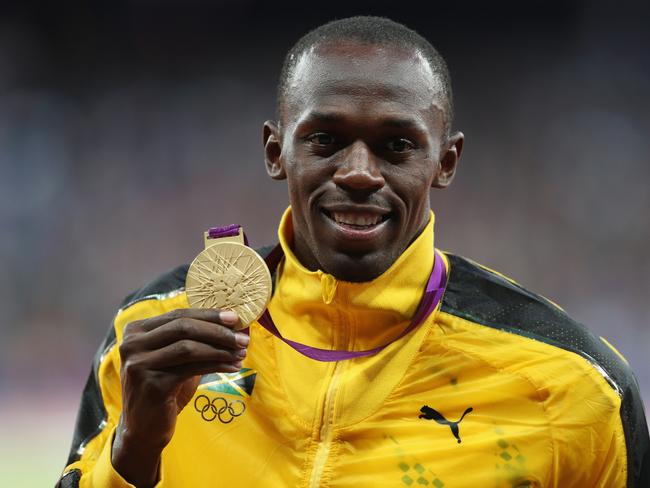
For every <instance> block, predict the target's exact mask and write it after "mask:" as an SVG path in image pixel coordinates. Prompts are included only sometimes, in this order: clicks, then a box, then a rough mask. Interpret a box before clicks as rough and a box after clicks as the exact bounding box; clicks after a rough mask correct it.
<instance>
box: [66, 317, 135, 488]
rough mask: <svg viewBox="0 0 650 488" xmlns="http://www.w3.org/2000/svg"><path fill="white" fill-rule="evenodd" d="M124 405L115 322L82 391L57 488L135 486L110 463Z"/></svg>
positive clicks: (117, 487)
mask: <svg viewBox="0 0 650 488" xmlns="http://www.w3.org/2000/svg"><path fill="white" fill-rule="evenodd" d="M118 316H119V314H118ZM121 407H122V401H121V383H120V364H119V354H118V348H117V338H116V330H115V326H114V325H113V326H112V327H111V328H110V330H109V332H108V334H107V336H106V338H105V339H104V341H103V343H102V345H101V346H100V347H99V349H98V350H97V353H96V355H95V358H94V360H93V365H92V369H91V371H90V375H89V376H88V380H87V381H86V386H85V387H84V390H83V393H82V395H81V404H80V406H79V411H78V413H77V421H76V425H75V430H74V434H73V439H72V447H71V448H70V453H69V455H68V461H67V466H66V467H65V469H64V471H63V475H62V477H61V479H60V480H59V482H58V483H57V485H56V486H57V488H79V487H111V488H113V487H114V488H121V487H132V486H133V485H131V484H129V483H127V482H126V481H125V480H124V479H123V478H122V477H121V476H120V475H119V474H118V473H117V472H116V471H115V469H113V466H112V464H111V446H112V440H113V433H114V429H115V426H116V425H117V422H118V420H119V417H120V411H121Z"/></svg>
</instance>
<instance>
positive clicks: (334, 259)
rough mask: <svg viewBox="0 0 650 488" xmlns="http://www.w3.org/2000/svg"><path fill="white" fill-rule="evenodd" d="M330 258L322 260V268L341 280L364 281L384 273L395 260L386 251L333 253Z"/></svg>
mask: <svg viewBox="0 0 650 488" xmlns="http://www.w3.org/2000/svg"><path fill="white" fill-rule="evenodd" d="M332 254H333V255H332V256H331V257H329V259H324V260H322V261H321V264H322V269H323V271H325V272H326V273H329V274H331V275H332V276H334V277H335V278H336V279H338V280H341V281H349V282H353V283H363V282H365V281H372V280H374V279H375V278H377V277H378V276H380V275H381V274H382V273H384V272H385V271H386V270H387V269H388V268H390V266H391V265H392V264H393V262H395V259H390V258H389V256H388V255H387V254H386V253H385V251H383V252H382V251H377V252H373V253H365V254H360V255H355V254H347V253H340V252H336V253H332Z"/></svg>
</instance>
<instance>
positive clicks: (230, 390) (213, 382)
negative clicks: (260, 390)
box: [198, 368, 257, 398]
mask: <svg viewBox="0 0 650 488" xmlns="http://www.w3.org/2000/svg"><path fill="white" fill-rule="evenodd" d="M256 377H257V372H256V371H255V370H253V369H249V368H243V369H241V370H239V371H237V372H236V373H212V374H206V375H204V376H203V377H202V378H201V382H200V383H199V387H198V389H199V390H210V391H215V392H219V393H227V394H229V395H234V396H240V397H244V398H248V397H249V396H251V395H252V394H253V387H254V386H255V378H256Z"/></svg>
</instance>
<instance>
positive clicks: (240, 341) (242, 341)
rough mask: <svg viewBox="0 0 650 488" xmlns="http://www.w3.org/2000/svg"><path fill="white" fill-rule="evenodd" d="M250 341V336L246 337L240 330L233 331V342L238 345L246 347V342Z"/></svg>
mask: <svg viewBox="0 0 650 488" xmlns="http://www.w3.org/2000/svg"><path fill="white" fill-rule="evenodd" d="M250 341H251V338H250V337H248V336H247V335H246V334H242V333H241V332H235V342H236V343H237V345H238V346H239V347H246V346H248V343H249V342H250Z"/></svg>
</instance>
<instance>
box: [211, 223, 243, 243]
mask: <svg viewBox="0 0 650 488" xmlns="http://www.w3.org/2000/svg"><path fill="white" fill-rule="evenodd" d="M239 229H241V225H239V224H230V225H224V226H223V227H210V228H209V229H208V239H219V238H221V237H232V236H238V235H239ZM244 244H246V245H247V246H248V239H247V238H246V234H244Z"/></svg>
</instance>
